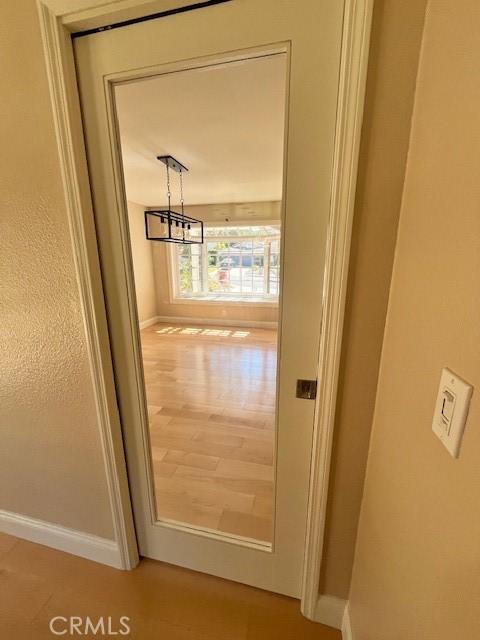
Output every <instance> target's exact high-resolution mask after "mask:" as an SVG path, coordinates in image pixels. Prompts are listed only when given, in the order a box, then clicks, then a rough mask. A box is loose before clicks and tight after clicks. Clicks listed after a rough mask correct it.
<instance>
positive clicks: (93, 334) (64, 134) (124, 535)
mask: <svg viewBox="0 0 480 640" xmlns="http://www.w3.org/2000/svg"><path fill="white" fill-rule="evenodd" d="M373 2H374V0H345V7H344V21H343V33H342V51H341V65H340V75H339V93H338V102H337V122H336V132H335V151H334V164H333V179H332V194H331V207H330V218H329V224H328V237H327V253H326V264H325V280H324V287H323V312H322V332H321V342H320V352H319V362H318V377H319V380H318V393H317V399H316V403H315V422H314V438H313V450H312V465H311V474H310V489H309V501H308V520H307V538H306V543H305V560H304V575H303V586H302V599H301V602H302V612H303V614H304V615H305V616H307V617H308V618H311V619H315V617H316V616H315V612H316V608H317V602H318V598H319V595H320V594H319V585H320V574H321V562H322V557H323V546H324V534H325V524H326V510H327V502H328V497H329V493H328V480H329V473H330V460H331V451H332V441H333V432H334V422H335V404H336V396H337V385H338V372H339V363H340V352H341V346H342V331H343V321H344V310H345V295H346V287H347V275H348V266H349V257H350V238H351V230H352V219H353V205H354V198H355V188H356V178H357V167H358V154H359V143H360V134H361V126H362V119H363V105H364V97H365V85H366V75H367V64H368V51H369V42H370V27H371V18H372V9H373ZM169 4H170V5H171V4H172V2H170V3H169ZM177 4H182V3H177ZM183 4H185V2H184V3H183ZM37 8H38V11H39V16H40V26H41V31H42V38H43V49H44V54H45V59H46V66H47V75H48V81H49V86H50V94H51V101H52V107H53V115H54V122H55V131H56V136H57V146H58V152H59V157H60V166H61V172H62V180H63V188H64V195H65V203H66V209H67V216H68V221H69V227H70V235H71V241H72V246H73V253H74V260H75V270H76V275H77V281H78V287H79V291H80V300H81V311H82V317H83V321H84V326H85V333H86V339H87V348H88V354H89V361H90V370H91V375H92V382H93V387H94V394H95V400H96V408H97V416H98V422H99V429H100V436H101V443H102V449H103V456H104V461H105V467H106V476H107V482H108V489H109V496H110V505H111V510H112V518H113V523H114V532H115V540H116V542H117V545H118V547H119V552H120V558H121V566H122V568H124V569H131V568H133V567H135V566H136V565H137V563H138V548H137V542H136V537H135V527H134V521H133V513H132V505H131V500H130V493H129V488H128V478H127V470H126V462H125V453H124V450H123V441H122V433H121V427H120V419H119V415H118V408H117V404H116V398H115V385H114V378H113V366H112V359H111V353H110V344H109V338H108V329H107V320H106V311H105V301H104V295H103V289H102V282H101V274H100V263H99V257H98V250H97V244H96V236H95V229H94V225H93V208H92V202H91V196H90V183H89V178H88V170H87V159H86V152H85V145H84V139H83V129H82V120H81V113H80V101H79V96H78V88H77V82H76V76H75V67H74V58H73V48H72V41H71V38H70V33H71V32H73V31H79V30H82V29H87V28H92V27H94V26H101V25H102V24H105V22H106V20H107V19H108V20H112V21H115V22H119V21H121V20H124V19H128V18H132V17H140V16H142V15H147V14H149V13H152V12H154V11H161V10H164V9H165V0H149V1H147V0H116V1H113V2H112V1H108V0H37Z"/></svg>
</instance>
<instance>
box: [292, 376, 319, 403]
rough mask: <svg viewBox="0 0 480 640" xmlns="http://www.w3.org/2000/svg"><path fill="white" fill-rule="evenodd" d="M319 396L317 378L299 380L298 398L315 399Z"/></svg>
mask: <svg viewBox="0 0 480 640" xmlns="http://www.w3.org/2000/svg"><path fill="white" fill-rule="evenodd" d="M316 397H317V381H316V380H297V398H303V399H305V400H315V398H316Z"/></svg>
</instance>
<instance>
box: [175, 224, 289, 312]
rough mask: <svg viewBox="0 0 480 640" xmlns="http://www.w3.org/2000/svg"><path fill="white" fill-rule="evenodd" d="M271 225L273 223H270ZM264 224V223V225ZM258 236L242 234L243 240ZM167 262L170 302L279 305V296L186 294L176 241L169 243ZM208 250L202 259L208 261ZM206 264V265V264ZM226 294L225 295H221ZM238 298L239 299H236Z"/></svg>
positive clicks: (211, 238) (222, 238) (212, 238)
mask: <svg viewBox="0 0 480 640" xmlns="http://www.w3.org/2000/svg"><path fill="white" fill-rule="evenodd" d="M270 225H271V226H273V225H272V223H270ZM209 226H212V227H213V226H215V227H217V226H218V227H219V226H222V227H223V226H247V225H246V223H244V224H239V223H236V224H232V223H229V224H220V223H217V224H215V225H214V224H212V225H209ZM248 226H259V225H258V223H255V224H250V225H248ZM262 226H263V225H262ZM262 237H267V238H268V237H274V236H268V235H266V236H262ZM258 238H259V237H258V236H241V239H242V240H252V241H254V240H258ZM234 239H235V236H231V237H229V236H212V237H210V238H208V240H214V241H215V240H220V241H221V240H234ZM167 256H168V257H167V263H168V286H169V297H170V302H171V303H173V304H190V305H192V304H195V305H198V304H208V305H222V306H247V307H278V301H279V296H278V295H277V296H275V295H271V296H254V295H252V296H251V300H249V299H248V298H249V297H248V296H246V295H243V296H242V295H238V296H235V295H230V294H227V293H226V294H216V296H219V297H215V298H213V297H209V296H208V294H205V295H199V296H184V295H181V294H180V291H179V287H178V283H179V278H180V274H179V272H178V262H177V260H176V245H175V244H174V243H170V244H167ZM206 257H207V252H206V251H202V259H203V260H204V262H205V261H206ZM204 266H205V265H204ZM220 296H224V297H220ZM235 298H238V299H235Z"/></svg>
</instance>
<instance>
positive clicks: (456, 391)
mask: <svg viewBox="0 0 480 640" xmlns="http://www.w3.org/2000/svg"><path fill="white" fill-rule="evenodd" d="M472 393H473V387H472V386H471V385H469V384H468V383H467V382H465V381H464V380H462V379H461V378H459V377H458V376H457V375H455V374H454V373H453V372H452V371H450V369H444V370H443V371H442V377H441V378H440V387H439V388H438V395H437V402H436V404H435V413H434V415H433V425H432V429H433V431H434V432H435V434H436V435H437V436H438V437H439V438H440V440H441V441H442V442H443V444H444V445H445V447H446V448H447V449H448V451H449V452H450V454H451V455H452V456H453V457H454V458H458V454H459V452H460V443H461V441H462V435H463V431H464V429H465V422H466V420H467V415H468V408H469V406H470V398H471V397H472Z"/></svg>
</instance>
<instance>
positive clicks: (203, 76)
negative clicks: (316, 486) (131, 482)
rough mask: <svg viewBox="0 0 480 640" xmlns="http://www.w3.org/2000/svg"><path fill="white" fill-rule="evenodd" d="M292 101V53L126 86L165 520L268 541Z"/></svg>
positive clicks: (125, 137)
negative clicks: (289, 99) (287, 105)
mask: <svg viewBox="0 0 480 640" xmlns="http://www.w3.org/2000/svg"><path fill="white" fill-rule="evenodd" d="M285 89H286V56H285V55H284V54H278V55H268V56H264V57H260V58H256V59H253V60H245V61H240V62H232V63H230V64H215V65H212V66H207V67H203V68H201V69H193V70H187V71H179V72H177V73H170V74H166V75H162V76H158V77H156V78H153V79H151V78H148V79H145V80H140V81H138V82H135V83H126V84H124V85H120V86H119V87H117V88H116V105H117V112H118V118H119V131H120V139H121V147H122V161H123V170H124V176H125V189H126V196H127V208H128V226H129V232H130V244H131V252H132V266H133V274H134V281H135V290H136V302H137V312H138V323H139V330H140V341H141V346H142V361H143V370H144V377H145V393H146V398H147V406H148V421H149V434H150V442H151V450H152V467H153V468H152V472H153V476H154V486H155V494H156V503H157V510H158V516H159V518H161V519H162V520H173V521H176V522H181V523H184V524H186V525H188V526H192V527H199V528H203V529H206V530H212V531H221V532H222V533H225V534H231V535H234V536H240V537H243V538H247V539H253V540H258V541H260V542H262V543H265V544H271V542H272V518H273V500H274V490H273V484H274V449H275V448H274V441H275V411H276V370H277V353H278V348H277V343H278V314H279V297H280V283H281V277H280V275H281V264H280V255H281V228H282V220H281V219H282V188H283V156H284V144H283V139H284V129H285V102H286V94H285ZM165 96H168V100H165V99H164V97H165ZM169 156H170V158H169ZM175 162H179V163H181V164H182V167H181V168H180V170H178V169H179V165H177V164H175ZM168 194H170V196H169V195H168ZM169 203H170V206H171V207H172V209H174V210H175V211H177V212H179V213H180V218H179V220H176V219H175V220H169V219H168V217H167V214H165V215H164V217H162V213H161V212H162V211H168V206H169ZM145 212H147V213H145ZM150 212H151V213H150ZM159 212H160V213H159ZM182 212H183V214H184V215H185V216H186V218H185V219H186V220H187V222H185V221H184V220H185V219H184V220H182V218H181V215H182ZM190 219H193V220H197V221H201V223H202V224H203V229H202V228H201V227H200V223H199V222H188V220H190ZM189 227H190V228H189ZM169 233H170V235H171V236H173V239H175V235H177V236H179V237H180V236H182V234H183V235H185V234H186V235H187V236H188V237H187V241H191V244H183V243H177V242H174V241H172V242H165V239H166V238H165V236H167V240H170V238H168V235H169ZM149 238H152V239H149ZM202 241H203V243H202Z"/></svg>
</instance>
